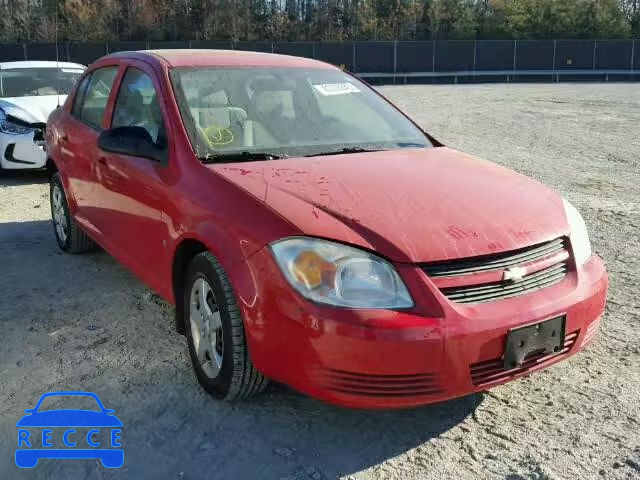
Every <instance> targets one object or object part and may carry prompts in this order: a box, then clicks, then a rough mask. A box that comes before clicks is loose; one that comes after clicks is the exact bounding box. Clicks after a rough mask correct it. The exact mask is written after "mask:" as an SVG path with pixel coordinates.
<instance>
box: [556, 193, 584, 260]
mask: <svg viewBox="0 0 640 480" xmlns="http://www.w3.org/2000/svg"><path fill="white" fill-rule="evenodd" d="M562 202H563V203H564V212H565V214H566V215H567V220H568V222H569V228H570V229H571V246H572V247H573V255H574V257H575V259H576V263H577V264H578V265H582V264H584V263H585V262H586V261H587V260H589V257H591V242H589V234H588V233H587V226H586V225H585V223H584V220H583V219H582V215H580V212H578V210H576V207H574V206H573V205H571V203H569V202H568V201H567V200H565V199H564V198H563V199H562Z"/></svg>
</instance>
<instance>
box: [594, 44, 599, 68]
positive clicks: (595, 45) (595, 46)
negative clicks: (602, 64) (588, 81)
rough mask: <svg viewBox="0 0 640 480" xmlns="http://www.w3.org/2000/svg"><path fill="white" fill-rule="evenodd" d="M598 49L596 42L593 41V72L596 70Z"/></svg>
mask: <svg viewBox="0 0 640 480" xmlns="http://www.w3.org/2000/svg"><path fill="white" fill-rule="evenodd" d="M597 49H598V40H594V41H593V70H595V69H596V50H597Z"/></svg>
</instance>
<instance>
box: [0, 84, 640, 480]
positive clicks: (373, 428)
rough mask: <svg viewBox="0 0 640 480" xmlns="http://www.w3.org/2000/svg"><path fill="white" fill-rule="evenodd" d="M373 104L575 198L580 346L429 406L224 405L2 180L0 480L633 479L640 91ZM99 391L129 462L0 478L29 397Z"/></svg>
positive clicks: (50, 465)
mask: <svg viewBox="0 0 640 480" xmlns="http://www.w3.org/2000/svg"><path fill="white" fill-rule="evenodd" d="M381 90H382V91H383V92H384V93H385V94H387V95H388V96H389V97H390V98H391V99H393V100H394V101H396V102H398V104H399V105H400V106H401V107H402V108H404V109H405V110H406V111H408V112H409V113H410V114H411V115H412V116H413V118H415V119H416V120H417V121H418V122H419V123H420V124H421V125H423V126H424V127H426V128H427V130H428V131H430V132H432V133H433V134H434V135H435V136H436V137H437V138H439V139H440V140H441V141H443V142H445V143H447V144H449V145H451V146H453V147H456V148H459V149H461V150H464V151H467V152H470V153H473V154H476V155H478V156H481V157H484V158H487V159H491V160H493V161H495V162H498V163H501V164H503V165H506V166H508V167H511V168H513V169H515V170H517V171H519V172H521V173H524V174H527V175H530V176H532V177H535V178H537V179H539V180H541V181H543V182H544V183H546V184H547V185H549V186H551V187H552V188H555V189H556V190H557V191H558V192H560V193H561V194H562V195H564V196H566V197H567V198H568V199H569V200H571V201H572V202H573V203H574V204H575V205H576V206H577V207H578V208H579V209H580V210H581V211H582V213H583V215H584V216H585V219H586V221H587V224H588V226H589V228H590V233H591V239H592V243H593V248H594V250H595V251H596V252H598V253H599V254H600V255H602V256H603V257H604V259H605V260H606V262H607V266H608V269H609V272H610V276H611V290H610V294H609V303H608V307H607V312H606V315H605V318H604V321H603V326H602V330H601V332H600V333H599V336H598V338H597V340H596V341H595V343H594V344H592V346H591V347H590V348H589V349H588V350H587V351H585V352H583V353H581V354H579V355H577V356H575V357H573V358H572V359H571V360H569V361H567V362H563V363H561V364H560V365H557V366H555V367H552V368H551V369H549V370H547V371H545V372H541V373H538V374H535V375H533V376H531V377H529V378H527V379H524V380H521V381H518V382H515V383H511V384H509V385H506V386H502V387H499V388H496V389H494V390H492V391H490V392H489V393H486V394H482V395H474V396H471V397H466V398H462V399H458V400H455V401H451V402H448V403H444V404H439V405H435V406H427V407H422V408H416V409H411V410H403V411H383V412H380V411H373V412H372V411H351V410H346V409H341V408H336V407H333V406H329V405H325V404H322V403H320V402H318V401H315V400H312V399H310V398H307V397H304V396H302V395H300V394H298V393H296V392H293V391H291V390H289V389H287V388H285V387H281V386H272V387H270V388H269V390H267V392H265V394H263V395H261V396H260V397H258V398H256V399H255V400H254V401H251V402H246V403H239V404H227V403H218V402H216V401H214V400H212V399H211V398H209V397H208V396H207V395H206V394H205V393H203V391H202V389H201V388H200V387H199V386H198V384H197V383H196V379H195V376H194V374H193V373H192V370H191V366H190V364H189V359H188V356H187V350H186V343H185V340H184V338H183V337H181V336H180V335H178V334H177V333H175V331H174V329H173V317H172V309H171V308H170V307H168V306H167V305H165V304H164V303H163V302H162V301H161V300H159V299H158V297H157V296H156V295H154V294H153V293H152V292H150V291H149V289H147V288H146V287H145V286H143V285H142V284H141V283H140V282H138V281H137V280H136V279H135V278H134V277H133V276H132V275H131V274H129V273H128V272H127V271H125V269H124V268H123V267H121V266H120V265H118V264H117V263H116V262H115V261H114V260H113V259H112V258H110V257H109V256H108V255H107V254H106V253H103V252H97V253H91V254H87V255H79V256H70V255H66V254H62V253H61V252H60V251H59V250H58V248H57V246H56V244H55V240H54V237H53V233H52V228H51V225H50V222H49V217H50V213H49V202H48V186H47V184H46V179H45V178H44V176H42V175H39V174H20V175H15V174H13V175H5V176H3V177H0V292H1V295H0V479H21V478H24V479H34V478H41V479H43V478H52V479H53V478H55V479H75V478H82V479H84V478H87V479H98V478H104V479H120V478H130V479H146V478H149V479H190V480H195V479H211V478H225V479H252V478H266V479H272V478H274V479H283V480H303V479H312V480H320V479H333V478H348V479H367V480H370V479H371V480H372V479H387V478H389V479H403V480H404V479H471V478H483V479H484V478H488V479H494V478H495V479H505V480H522V479H538V480H542V479H599V478H602V479H627V478H640V342H639V341H638V338H640V301H639V300H638V293H639V291H638V285H639V284H640V238H639V237H640V84H637V83H636V84H580V85H573V84H559V85H555V84H554V85H513V84H512V85H466V86H462V85H460V86H403V87H391V86H389V87H382V88H381ZM51 390H89V391H95V392H97V393H98V394H99V395H100V398H101V399H102V401H103V402H104V404H105V405H106V406H107V408H113V409H115V411H116V414H117V415H118V417H119V418H120V419H121V420H122V421H123V423H124V429H123V445H124V450H125V465H124V467H122V468H120V469H117V470H107V469H104V468H103V467H102V466H100V465H99V462H97V461H90V460H76V461H61V460H48V461H41V462H40V463H39V464H38V466H37V467H36V468H35V469H33V470H19V469H18V468H17V467H16V466H15V464H14V449H15V447H16V444H17V431H16V430H17V429H16V427H15V423H16V421H17V420H18V419H19V418H20V417H21V416H22V414H23V410H24V409H25V408H31V407H33V405H34V404H35V402H36V401H37V399H38V397H39V396H40V395H41V394H42V393H43V392H47V391H51Z"/></svg>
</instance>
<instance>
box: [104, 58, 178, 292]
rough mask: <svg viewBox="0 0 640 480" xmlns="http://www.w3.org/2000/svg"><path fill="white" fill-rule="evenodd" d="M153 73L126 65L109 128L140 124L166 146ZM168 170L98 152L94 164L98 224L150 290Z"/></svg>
mask: <svg viewBox="0 0 640 480" xmlns="http://www.w3.org/2000/svg"><path fill="white" fill-rule="evenodd" d="M155 82H156V79H155V73H154V72H153V70H152V69H151V68H149V67H147V65H146V64H144V63H142V62H140V63H139V64H138V63H134V64H133V65H130V66H128V67H127V69H126V71H125V73H124V75H123V77H122V81H121V83H120V86H119V88H118V92H117V97H116V99H115V103H114V107H113V113H112V114H111V128H115V127H123V126H140V127H144V128H145V129H146V130H147V131H148V132H149V134H150V135H151V138H152V139H153V141H154V142H155V143H156V145H157V146H160V147H163V148H166V149H167V155H166V157H167V158H169V155H168V150H169V147H170V141H169V138H168V134H167V132H168V130H169V129H167V128H165V126H166V125H167V121H166V120H165V119H166V112H164V111H163V109H162V108H161V106H160V104H161V102H160V101H159V96H158V93H157V92H158V91H160V90H159V88H158V86H157V84H156V83H155ZM170 175H171V174H170V169H169V168H168V167H167V165H166V164H161V163H159V162H156V161H154V160H150V159H148V158H140V157H132V156H127V155H121V154H117V153H111V152H105V151H99V157H98V163H97V165H96V185H97V188H98V189H99V190H98V192H97V193H98V195H97V197H98V198H99V199H100V205H99V206H98V212H97V215H96V216H95V218H96V222H97V226H98V228H99V229H100V230H101V231H102V232H103V234H104V236H105V238H107V239H108V241H109V244H110V245H109V246H108V247H107V248H109V250H111V253H112V254H113V255H114V256H116V257H117V258H118V259H119V260H120V261H122V263H124V264H125V265H126V266H127V267H129V268H130V269H131V270H132V271H133V272H134V273H136V274H137V275H138V276H139V277H140V278H141V279H142V280H144V281H145V282H146V283H147V284H148V285H150V286H151V287H152V288H154V289H155V290H161V288H162V286H163V285H164V282H162V281H161V279H163V278H164V276H163V275H165V272H164V271H163V270H162V267H163V266H165V265H166V259H165V258H164V256H165V255H166V254H167V253H166V250H165V246H166V244H167V242H166V241H167V239H168V232H167V228H166V226H165V224H164V222H163V214H162V205H163V199H164V198H167V197H166V196H167V195H170V189H169V185H170V182H168V179H169V177H170Z"/></svg>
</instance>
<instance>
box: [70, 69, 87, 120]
mask: <svg viewBox="0 0 640 480" xmlns="http://www.w3.org/2000/svg"><path fill="white" fill-rule="evenodd" d="M90 80H91V74H89V75H87V76H86V77H84V78H83V79H82V83H81V84H80V86H79V87H78V90H77V91H76V98H74V99H73V108H72V109H71V112H72V113H73V114H74V115H76V116H80V113H79V112H80V106H81V105H82V97H84V92H85V91H86V90H87V85H88V84H89V81H90Z"/></svg>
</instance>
